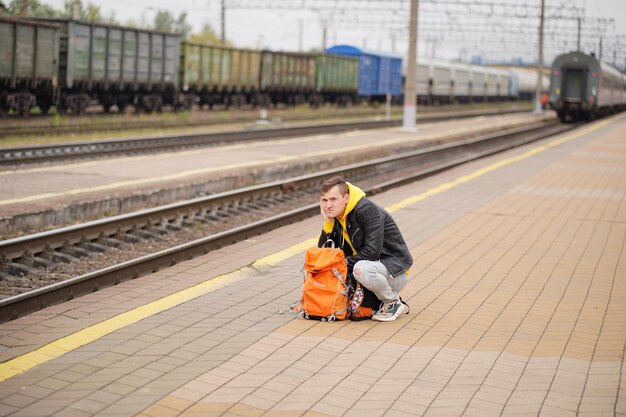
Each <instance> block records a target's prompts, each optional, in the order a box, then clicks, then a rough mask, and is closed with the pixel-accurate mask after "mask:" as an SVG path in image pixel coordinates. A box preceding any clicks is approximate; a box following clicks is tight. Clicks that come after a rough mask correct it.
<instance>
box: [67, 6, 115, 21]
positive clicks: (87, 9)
mask: <svg viewBox="0 0 626 417" xmlns="http://www.w3.org/2000/svg"><path fill="white" fill-rule="evenodd" d="M73 3H74V2H73V0H65V6H64V17H67V18H71V17H73V15H74V6H73ZM79 20H82V21H84V22H92V23H104V24H110V25H117V24H119V23H118V22H117V20H116V19H115V13H114V12H111V13H110V14H108V15H106V16H105V15H104V14H103V13H102V10H101V9H100V6H96V5H95V4H93V3H91V2H88V3H87V4H84V3H83V2H81V5H80V17H79Z"/></svg>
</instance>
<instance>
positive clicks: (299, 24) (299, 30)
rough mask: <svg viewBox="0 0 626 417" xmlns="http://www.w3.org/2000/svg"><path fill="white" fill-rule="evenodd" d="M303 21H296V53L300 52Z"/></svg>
mask: <svg viewBox="0 0 626 417" xmlns="http://www.w3.org/2000/svg"><path fill="white" fill-rule="evenodd" d="M303 26H304V21H303V20H302V19H300V20H298V51H300V52H302V32H303Z"/></svg>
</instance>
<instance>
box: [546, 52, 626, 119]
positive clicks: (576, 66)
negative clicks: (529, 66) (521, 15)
mask: <svg viewBox="0 0 626 417" xmlns="http://www.w3.org/2000/svg"><path fill="white" fill-rule="evenodd" d="M549 103H550V107H551V108H553V109H554V110H556V112H557V114H558V116H559V119H560V120H561V121H562V122H564V121H566V120H569V119H571V120H573V121H577V120H593V119H595V118H596V117H599V116H604V115H606V114H610V113H614V112H618V111H621V110H623V109H624V108H626V75H624V74H622V73H621V72H619V71H618V70H617V69H615V68H613V67H612V66H610V65H608V64H606V63H604V62H601V61H599V60H598V59H597V58H596V57H595V56H594V55H587V54H584V53H582V52H571V53H567V54H563V55H559V56H558V57H556V58H555V59H554V62H553V63H552V69H551V74H550V96H549Z"/></svg>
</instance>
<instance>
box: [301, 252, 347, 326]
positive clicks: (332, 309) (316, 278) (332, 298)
mask: <svg viewBox="0 0 626 417" xmlns="http://www.w3.org/2000/svg"><path fill="white" fill-rule="evenodd" d="M347 276H348V266H347V263H346V258H345V256H344V254H343V250H341V249H335V248H327V247H323V248H310V249H308V250H307V251H306V254H305V258H304V284H303V285H302V302H301V308H300V315H301V316H302V317H304V318H306V319H314V320H322V321H335V320H344V319H345V318H346V316H347V313H348V302H349V298H348V284H347V282H346V281H347Z"/></svg>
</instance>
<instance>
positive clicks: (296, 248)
mask: <svg viewBox="0 0 626 417" xmlns="http://www.w3.org/2000/svg"><path fill="white" fill-rule="evenodd" d="M610 121H611V120H605V121H602V122H598V123H595V124H593V125H591V126H589V127H586V128H584V129H582V130H579V131H576V132H574V133H571V134H569V135H566V136H564V137H562V138H560V139H557V140H554V141H551V142H548V143H547V144H545V145H541V146H538V147H535V148H532V149H530V150H529V151H527V152H524V153H522V154H520V155H517V156H514V157H511V158H508V159H504V160H502V161H499V162H496V163H494V164H491V165H489V166H487V167H485V168H482V169H479V170H477V171H475V172H473V173H471V174H468V175H464V176H462V177H459V178H457V179H456V180H454V181H450V182H447V183H445V184H442V185H440V186H438V187H435V188H432V189H429V190H427V191H425V192H423V193H420V194H418V195H415V196H413V197H409V198H407V199H404V200H402V201H400V202H398V203H396V204H393V205H391V206H389V207H387V210H388V211H390V212H393V211H397V210H400V209H402V208H405V207H407V206H410V205H412V204H415V203H417V202H419V201H422V200H425V199H426V198H428V197H431V196H433V195H436V194H439V193H442V192H444V191H446V190H450V189H452V188H454V187H456V186H458V185H460V184H463V183H466V182H468V181H471V180H473V179H476V178H478V177H480V176H482V175H485V174H487V173H489V172H492V171H495V170H497V169H500V168H502V167H504V166H507V165H510V164H512V163H514V162H518V161H521V160H523V159H526V158H529V157H531V156H533V155H537V154H538V153H540V152H543V151H545V150H547V149H550V148H553V147H555V146H558V145H560V144H562V143H565V142H568V141H571V140H573V139H575V138H578V137H580V136H582V135H584V134H587V133H590V132H593V131H595V130H598V129H600V128H602V127H604V126H606V125H607V124H608V123H610ZM315 244H316V239H308V240H306V241H303V242H300V243H298V244H296V245H293V246H291V247H289V248H287V249H284V250H282V251H279V252H277V253H274V254H272V255H269V256H266V257H264V258H260V259H258V260H257V261H255V262H254V263H253V265H252V267H253V268H259V267H262V266H269V267H273V266H276V265H278V264H279V263H281V262H282V261H284V260H286V259H288V258H290V257H292V256H294V255H297V254H299V253H301V252H303V251H305V250H306V249H307V248H309V247H312V246H314V245H315ZM249 271H250V267H243V268H240V269H238V270H236V271H233V272H230V273H227V274H223V275H220V276H218V277H215V278H211V279H209V280H207V281H204V282H202V283H200V284H197V285H194V286H192V287H189V288H186V289H184V290H181V291H178V292H176V293H174V294H171V295H168V296H166V297H163V298H161V299H159V300H156V301H153V302H151V303H148V304H145V305H143V306H140V307H137V308H134V309H133V310H130V311H127V312H125V313H122V314H119V315H117V316H115V317H112V318H110V319H107V320H105V321H103V322H101V323H98V324H95V325H93V326H89V327H87V328H85V329H83V330H79V331H77V332H75V333H72V334H70V335H69V336H66V337H63V338H60V339H57V340H55V341H54V342H51V343H49V344H47V345H44V346H42V347H40V348H38V349H35V350H34V351H32V352H29V353H26V354H24V355H21V356H18V357H16V358H13V359H10V360H8V361H6V362H3V363H1V364H0V382H2V381H5V380H7V379H9V378H11V377H13V376H15V375H18V374H21V373H23V372H26V371H28V370H30V369H32V368H34V367H35V366H37V365H41V364H43V363H45V362H48V361H50V360H52V359H55V358H58V357H60V356H62V355H64V354H65V353H67V352H70V351H72V350H75V349H78V348H79V347H81V346H84V345H86V344H88V343H91V342H93V341H95V340H98V339H100V338H102V337H104V336H106V335H108V334H110V333H112V332H114V331H116V330H119V329H121V328H124V327H126V326H129V325H131V324H133V323H137V322H138V321H140V320H142V319H144V318H147V317H150V316H153V315H155V314H158V313H160V312H162V311H165V310H168V309H170V308H173V307H176V306H178V305H180V304H182V303H185V302H187V301H190V300H192V299H194V298H197V297H200V296H202V295H205V294H208V293H210V292H213V291H216V290H218V289H220V288H224V287H226V286H227V285H230V284H232V283H234V282H237V281H239V280H242V279H244V278H245V277H246V275H247V272H249Z"/></svg>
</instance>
